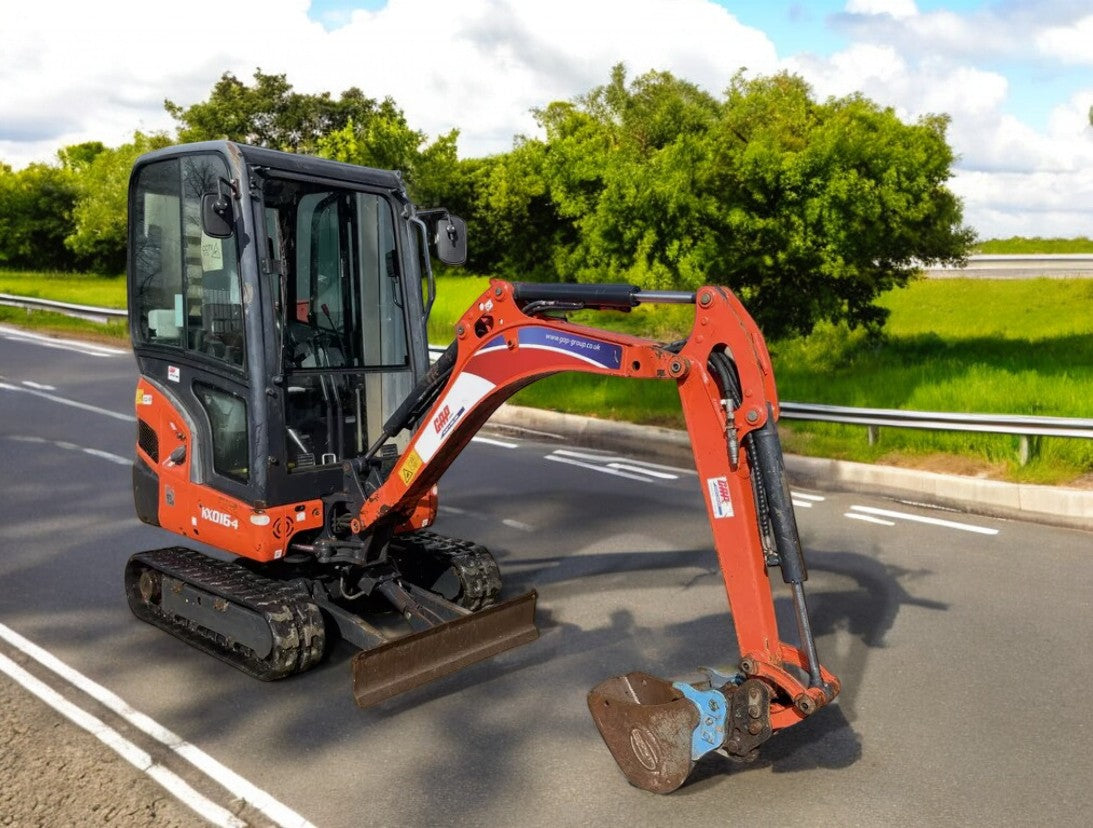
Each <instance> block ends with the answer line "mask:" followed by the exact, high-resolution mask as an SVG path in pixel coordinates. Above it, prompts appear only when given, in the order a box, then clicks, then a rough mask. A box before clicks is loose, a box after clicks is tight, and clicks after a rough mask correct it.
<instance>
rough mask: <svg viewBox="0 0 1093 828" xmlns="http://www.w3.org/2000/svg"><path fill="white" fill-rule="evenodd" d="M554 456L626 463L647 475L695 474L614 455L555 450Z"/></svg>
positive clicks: (688, 470) (687, 470)
mask: <svg viewBox="0 0 1093 828" xmlns="http://www.w3.org/2000/svg"><path fill="white" fill-rule="evenodd" d="M554 454H556V455H560V456H562V457H572V458H575V459H577V460H588V461H590V462H598V463H608V464H610V463H626V464H629V465H632V466H637V467H639V468H640V469H641V470H642V471H643V472H646V473H648V470H650V469H652V470H656V471H663V472H668V473H669V474H675V475H681V474H689V475H694V474H697V472H696V471H695V470H694V469H680V468H677V467H675V466H665V465H662V464H660V463H649V462H646V461H645V460H632V459H630V458H629V457H619V456H617V455H614V454H594V453H592V452H583V451H572V450H571V449H557V450H555V451H554Z"/></svg>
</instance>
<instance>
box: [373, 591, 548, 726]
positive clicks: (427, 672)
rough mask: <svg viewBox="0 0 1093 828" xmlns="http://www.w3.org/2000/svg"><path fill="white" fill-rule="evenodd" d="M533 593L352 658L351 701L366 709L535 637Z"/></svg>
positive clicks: (536, 634)
mask: <svg viewBox="0 0 1093 828" xmlns="http://www.w3.org/2000/svg"><path fill="white" fill-rule="evenodd" d="M536 597H537V593H536V592H535V590H532V591H531V592H528V593H527V594H525V595H521V596H520V597H518V598H513V599H512V600H510V601H505V602H504V603H502V604H497V605H495V606H492V607H487V608H486V609H482V610H478V611H477V612H474V613H471V614H470V615H465V616H463V617H462V618H457V619H456V620H454V621H448V622H446V623H444V624H439V625H437V626H435V627H432V628H430V629H427V630H424V631H422V632H418V633H414V634H412V635H407V636H404V637H403V638H398V639H395V640H394V641H391V642H388V643H387V644H381V645H380V646H379V647H375V648H374V649H370V650H362V651H361V652H359V653H357V654H356V655H355V656H353V697H354V698H355V699H356V700H357V704H358V705H359V706H360V707H369V706H371V705H373V704H376V703H377V702H381V701H383V700H384V699H389V698H391V697H392V696H395V695H398V694H399V693H402V692H405V691H406V690H410V689H412V688H414V687H417V686H419V685H422V684H425V683H426V682H430V681H432V680H433V679H438V678H440V677H441V676H446V675H448V674H449V673H454V672H455V671H456V670H461V669H462V668H464V667H466V666H468V665H470V664H474V663H475V662H476V661H482V660H483V659H486V658H489V657H490V656H493V655H497V653H501V652H504V651H505V650H510V649H512V648H513V647H518V646H520V645H521V644H527V643H528V642H530V641H534V640H535V639H536V638H538V637H539V630H538V628H537V627H536V626H535V599H536Z"/></svg>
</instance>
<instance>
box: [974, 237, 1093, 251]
mask: <svg viewBox="0 0 1093 828" xmlns="http://www.w3.org/2000/svg"><path fill="white" fill-rule="evenodd" d="M974 252H976V253H993V254H996V255H997V254H1012V253H1031V254H1040V255H1044V254H1048V253H1093V239H1087V238H1086V237H1085V236H1080V237H1079V238H1076V239H1041V238H1031V239H1029V238H1022V237H1020V236H1014V237H1013V238H1009V239H987V240H986V241H981V242H979V243H978V244H976V246H975V251H974Z"/></svg>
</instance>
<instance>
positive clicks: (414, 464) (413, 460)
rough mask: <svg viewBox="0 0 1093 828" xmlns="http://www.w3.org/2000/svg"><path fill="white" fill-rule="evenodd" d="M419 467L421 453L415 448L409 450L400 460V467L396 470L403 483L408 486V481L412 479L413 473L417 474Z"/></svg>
mask: <svg viewBox="0 0 1093 828" xmlns="http://www.w3.org/2000/svg"><path fill="white" fill-rule="evenodd" d="M420 468H421V455H420V454H418V453H417V451H416V450H415V451H411V452H410V454H409V456H408V457H407V458H406V459H405V460H404V461H403V462H402V467H401V468H400V469H399V470H398V476H399V477H400V478H401V479H402V483H403V485H405V486H409V485H410V481H411V480H413V479H414V475H416V474H417V471H418V469H420Z"/></svg>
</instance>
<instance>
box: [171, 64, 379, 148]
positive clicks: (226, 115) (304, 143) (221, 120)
mask: <svg viewBox="0 0 1093 828" xmlns="http://www.w3.org/2000/svg"><path fill="white" fill-rule="evenodd" d="M386 104H387V102H385V105H386ZM392 106H393V104H392ZM164 107H165V108H166V109H167V112H168V114H170V115H171V117H173V118H174V119H175V120H177V121H178V122H179V124H180V126H179V128H178V140H179V141H207V140H215V139H219V138H226V139H228V140H230V141H239V142H240V143H244V144H255V145H257V146H262V147H269V148H271V149H279V150H285V151H287V152H302V153H312V154H314V153H316V152H317V150H318V145H319V140H320V139H321V138H323V136H325V135H327V134H328V133H331V132H335V131H337V130H340V129H343V128H344V127H345V126H346V125H347V124H349V123H350V122H356V123H358V124H364V123H367V122H368V121H369V119H370V118H371V116H372V115H373V114H374V113H376V112H377V111H379V110H380V109H381V108H382V107H381V106H380V105H379V104H377V103H376V101H375V100H374V99H372V98H368V97H365V95H364V93H363V92H362V91H361V90H360V89H358V88H357V87H352V88H350V89H347V90H346V91H345V92H343V93H342V94H341V97H340V98H338V99H336V100H335V99H334V98H333V97H331V95H330V93H329V92H322V93H320V94H318V95H306V94H302V93H299V92H294V91H293V88H292V85H291V84H290V83H289V82H288V81H287V80H286V77H285V75H267V74H264V73H263V72H262V70H261V69H258V70H256V71H255V73H254V86H247V85H246V84H245V83H243V82H242V81H241V80H239V79H238V78H236V77H235V75H233V74H232V73H231V72H225V73H224V74H223V75H221V77H220V80H219V81H217V83H216V85H215V86H214V87H213V89H212V92H211V93H210V95H209V99H208V100H207V101H204V102H201V103H195V104H193V105H191V106H188V107H183V106H180V105H179V104H176V103H174V102H173V101H170V100H166V101H164Z"/></svg>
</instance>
